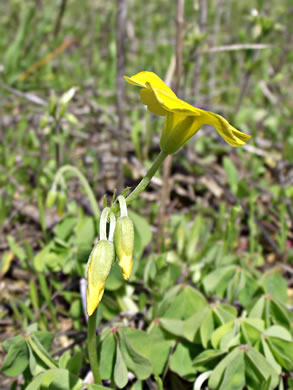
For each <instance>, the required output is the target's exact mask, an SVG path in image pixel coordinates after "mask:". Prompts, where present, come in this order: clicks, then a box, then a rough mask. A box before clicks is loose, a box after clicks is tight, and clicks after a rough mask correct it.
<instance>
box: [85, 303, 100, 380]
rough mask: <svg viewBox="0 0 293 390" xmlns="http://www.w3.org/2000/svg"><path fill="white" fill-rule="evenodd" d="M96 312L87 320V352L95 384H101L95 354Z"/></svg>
mask: <svg viewBox="0 0 293 390" xmlns="http://www.w3.org/2000/svg"><path fill="white" fill-rule="evenodd" d="M97 312H98V310H97V309H96V310H95V311H94V312H93V314H92V315H91V316H90V317H89V321H88V336H87V340H88V353H89V359H90V365H91V369H92V373H93V376H94V382H95V384H97V385H101V384H102V381H101V377H100V371H99V362H98V355H97V340H96V339H97V335H96V319H97Z"/></svg>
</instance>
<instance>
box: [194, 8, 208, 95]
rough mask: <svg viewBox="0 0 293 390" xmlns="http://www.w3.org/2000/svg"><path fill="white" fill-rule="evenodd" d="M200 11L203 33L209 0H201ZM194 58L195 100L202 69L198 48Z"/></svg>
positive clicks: (200, 28)
mask: <svg viewBox="0 0 293 390" xmlns="http://www.w3.org/2000/svg"><path fill="white" fill-rule="evenodd" d="M199 12H200V13H199V30H200V32H201V33H203V32H204V30H205V27H206V23H207V0H201V1H200V10H199ZM194 58H195V67H194V76H193V96H194V100H196V99H197V98H198V91H199V85H200V69H201V54H200V52H199V51H198V50H196V53H195V55H194Z"/></svg>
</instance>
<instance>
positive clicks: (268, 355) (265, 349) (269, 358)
mask: <svg viewBox="0 0 293 390" xmlns="http://www.w3.org/2000/svg"><path fill="white" fill-rule="evenodd" d="M261 344H262V348H263V354H264V356H265V358H266V359H267V361H268V362H269V363H270V365H271V366H272V367H273V368H274V369H275V371H276V373H277V374H278V375H280V374H281V372H282V368H281V366H280V365H279V364H278V363H277V362H276V359H275V358H274V355H273V354H272V352H271V350H270V348H269V346H268V344H267V342H266V340H265V339H262V340H261Z"/></svg>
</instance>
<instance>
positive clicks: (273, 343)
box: [267, 337, 293, 371]
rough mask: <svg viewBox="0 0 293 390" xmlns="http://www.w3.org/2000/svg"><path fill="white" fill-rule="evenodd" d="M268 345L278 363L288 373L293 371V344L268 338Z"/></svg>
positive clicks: (275, 338)
mask: <svg viewBox="0 0 293 390" xmlns="http://www.w3.org/2000/svg"><path fill="white" fill-rule="evenodd" d="M267 343H268V345H269V347H270V349H271V351H272V353H273V355H274V357H275V358H276V360H277V362H278V363H279V364H280V365H281V366H282V367H283V368H285V370H287V371H292V370H293V342H292V341H285V340H282V339H280V338H277V337H268V338H267Z"/></svg>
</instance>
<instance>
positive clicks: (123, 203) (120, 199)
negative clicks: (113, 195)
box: [117, 195, 127, 217]
mask: <svg viewBox="0 0 293 390" xmlns="http://www.w3.org/2000/svg"><path fill="white" fill-rule="evenodd" d="M117 199H118V202H119V205H120V217H127V206H126V200H125V198H124V196H122V195H119V196H118V198H117Z"/></svg>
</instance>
